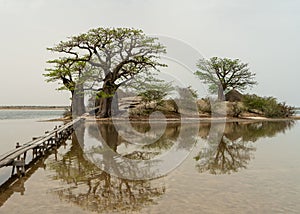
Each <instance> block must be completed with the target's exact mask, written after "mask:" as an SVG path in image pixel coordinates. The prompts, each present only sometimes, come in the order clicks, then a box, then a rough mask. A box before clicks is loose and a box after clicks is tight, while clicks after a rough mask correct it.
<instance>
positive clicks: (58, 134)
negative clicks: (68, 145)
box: [0, 118, 84, 168]
mask: <svg viewBox="0 0 300 214" xmlns="http://www.w3.org/2000/svg"><path fill="white" fill-rule="evenodd" d="M81 120H84V119H83V118H77V119H75V120H73V121H71V122H69V123H67V124H66V125H63V126H62V127H59V128H56V129H54V130H52V131H51V132H49V133H47V134H45V135H44V136H42V137H39V138H37V139H35V140H32V141H30V142H28V143H25V144H23V145H21V146H19V147H18V148H15V149H13V150H11V151H9V152H7V153H5V154H3V155H0V168H1V167H4V166H9V165H12V164H13V162H14V160H15V159H18V157H20V156H21V155H23V154H26V152H27V151H29V150H31V149H36V148H42V147H43V146H45V144H46V146H47V145H48V146H49V147H51V146H52V144H53V143H57V142H58V141H60V139H62V138H64V137H67V136H65V135H66V134H70V133H67V132H68V131H69V129H70V128H71V127H72V128H73V126H74V125H76V124H77V123H78V122H80V121H81ZM50 141H53V142H50ZM49 144H51V145H49ZM45 149H48V148H45Z"/></svg>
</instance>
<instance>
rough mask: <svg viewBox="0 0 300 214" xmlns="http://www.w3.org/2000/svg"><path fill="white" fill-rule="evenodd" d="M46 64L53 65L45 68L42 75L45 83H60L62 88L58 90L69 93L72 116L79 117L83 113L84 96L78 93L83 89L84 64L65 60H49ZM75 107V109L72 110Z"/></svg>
mask: <svg viewBox="0 0 300 214" xmlns="http://www.w3.org/2000/svg"><path fill="white" fill-rule="evenodd" d="M48 63H50V64H53V65H54V66H53V67H52V68H47V69H46V71H47V73H45V74H44V76H45V77H46V81H47V82H56V81H60V82H61V84H62V85H63V86H61V87H59V88H58V90H67V91H70V93H71V101H72V103H71V109H73V110H74V112H72V113H73V114H74V115H81V114H83V113H84V112H85V107H84V96H83V95H82V94H81V93H80V91H82V89H83V83H84V82H83V81H82V79H83V78H82V76H83V71H84V68H85V67H86V63H85V62H81V61H69V60H68V59H65V58H59V59H55V60H49V61H48ZM73 106H76V108H73Z"/></svg>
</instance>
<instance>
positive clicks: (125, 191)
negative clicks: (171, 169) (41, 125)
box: [51, 123, 180, 213]
mask: <svg viewBox="0 0 300 214" xmlns="http://www.w3.org/2000/svg"><path fill="white" fill-rule="evenodd" d="M148 125H149V124H146V123H145V124H143V125H141V124H133V126H134V128H135V129H137V130H138V131H139V132H141V133H143V132H146V131H147V130H148V128H149V127H148ZM178 129H180V124H169V125H168V128H167V130H166V132H165V133H164V134H163V135H162V136H161V138H160V139H159V140H158V141H157V142H155V143H154V144H152V145H142V146H141V147H140V148H142V149H141V150H139V149H137V150H135V151H133V152H130V153H124V154H123V155H124V156H126V157H127V158H131V159H149V158H152V157H154V156H156V155H158V154H159V153H160V152H161V151H162V150H166V149H168V148H169V146H170V145H172V142H171V141H172V140H176V139H177V137H178ZM87 131H88V134H89V136H90V137H92V138H94V139H97V140H104V141H105V142H106V143H107V144H108V145H109V147H110V148H111V149H112V150H114V151H117V149H118V147H119V146H121V145H122V144H127V142H126V141H124V140H123V139H122V138H121V137H120V136H119V134H118V132H117V131H116V129H115V128H114V125H113V124H112V123H101V124H99V125H98V126H95V125H94V124H93V125H90V126H88V130H87ZM84 132H85V126H81V127H80V128H77V132H76V135H75V134H73V135H72V145H71V148H70V150H69V152H67V153H66V154H64V155H63V158H62V160H60V161H56V162H52V163H51V169H52V170H55V172H56V176H55V177H54V179H57V180H62V181H64V182H65V183H67V184H68V185H66V187H62V188H61V189H58V190H54V192H56V193H57V194H58V195H59V197H60V198H61V199H64V200H66V199H67V200H69V201H70V202H72V203H75V204H77V205H79V206H81V207H83V208H85V209H88V210H90V211H96V212H99V213H107V212H112V211H116V212H120V211H123V212H124V211H125V212H126V211H130V212H131V211H138V210H140V209H141V208H143V207H144V206H148V205H151V204H155V200H156V199H157V198H158V197H160V196H161V195H163V194H164V193H165V185H164V181H163V178H161V179H157V180H134V181H133V180H127V179H122V178H118V177H115V176H112V175H110V174H108V173H106V172H105V171H103V170H101V169H99V168H98V167H96V166H95V165H94V164H93V163H91V162H90V161H88V160H87V159H85V156H84V152H83V150H82V148H84V145H80V142H83V141H82V139H79V138H83V137H84ZM99 134H100V135H99ZM100 136H101V137H100ZM137 148H139V147H137ZM103 158H105V157H103Z"/></svg>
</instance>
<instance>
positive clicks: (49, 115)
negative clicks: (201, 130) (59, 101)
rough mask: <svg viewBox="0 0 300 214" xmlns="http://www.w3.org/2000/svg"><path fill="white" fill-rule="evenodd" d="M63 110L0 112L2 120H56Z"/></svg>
mask: <svg viewBox="0 0 300 214" xmlns="http://www.w3.org/2000/svg"><path fill="white" fill-rule="evenodd" d="M63 112H64V111H63V110H0V120H20V119H55V118H59V117H61V116H62V114H63Z"/></svg>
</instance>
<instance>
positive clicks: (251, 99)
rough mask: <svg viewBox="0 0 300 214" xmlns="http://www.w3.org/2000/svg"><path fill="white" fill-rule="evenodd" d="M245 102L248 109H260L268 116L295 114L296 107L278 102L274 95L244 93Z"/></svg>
mask: <svg viewBox="0 0 300 214" xmlns="http://www.w3.org/2000/svg"><path fill="white" fill-rule="evenodd" d="M243 103H244V105H245V107H246V108H247V110H248V111H250V112H251V111H254V110H255V111H259V112H261V113H262V114H263V115H264V116H266V117H271V118H276V117H277V118H279V117H289V116H292V115H294V113H295V112H294V108H293V107H291V106H288V105H286V104H285V103H278V102H277V100H276V98H274V97H259V96H257V95H255V94H253V95H244V98H243Z"/></svg>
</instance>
